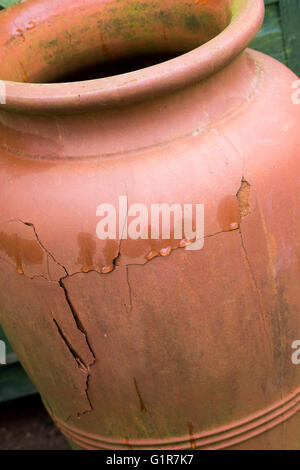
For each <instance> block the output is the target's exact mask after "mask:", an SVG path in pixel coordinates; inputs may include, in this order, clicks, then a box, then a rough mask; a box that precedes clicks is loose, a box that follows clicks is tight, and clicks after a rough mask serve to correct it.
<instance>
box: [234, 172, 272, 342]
mask: <svg viewBox="0 0 300 470" xmlns="http://www.w3.org/2000/svg"><path fill="white" fill-rule="evenodd" d="M250 192H251V185H250V183H249V182H248V181H247V180H246V179H245V178H244V176H242V179H241V185H240V188H239V190H238V192H237V193H236V198H237V200H238V204H239V210H240V216H241V222H240V225H239V229H238V230H239V234H240V240H241V246H242V251H243V254H244V258H245V261H246V264H247V267H248V270H249V274H250V277H251V279H252V283H253V285H254V288H255V291H256V295H257V298H258V302H259V311H260V317H261V321H262V324H263V329H264V334H265V337H266V338H267V341H268V343H269V346H270V349H271V351H272V344H271V339H270V337H269V334H268V328H267V324H266V317H265V310H264V307H263V303H262V299H261V292H260V289H259V287H258V284H257V281H256V277H255V274H254V269H253V267H252V264H251V262H250V259H249V256H248V253H247V249H246V245H245V241H244V237H243V234H242V219H243V218H245V217H247V216H248V215H250V214H251V208H250V202H249V200H250Z"/></svg>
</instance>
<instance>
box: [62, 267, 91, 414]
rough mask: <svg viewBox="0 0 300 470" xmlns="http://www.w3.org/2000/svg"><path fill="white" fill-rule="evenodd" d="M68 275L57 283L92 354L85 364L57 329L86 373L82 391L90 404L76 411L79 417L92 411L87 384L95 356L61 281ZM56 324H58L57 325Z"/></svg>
mask: <svg viewBox="0 0 300 470" xmlns="http://www.w3.org/2000/svg"><path fill="white" fill-rule="evenodd" d="M68 277H69V276H66V277H64V278H62V279H60V281H59V283H58V284H59V286H60V287H61V288H62V289H63V291H64V295H65V299H66V302H67V304H68V307H69V309H70V311H71V313H72V316H73V318H74V321H75V324H76V326H77V328H78V330H79V331H80V332H81V333H82V334H83V335H84V337H85V341H86V344H87V347H88V349H89V351H90V353H91V355H92V357H93V360H92V362H90V363H88V364H86V363H85V362H84V361H83V360H82V359H81V358H80V357H79V356H78V355H77V353H76V352H75V351H74V348H73V347H72V346H71V344H70V342H69V341H67V338H66V337H65V335H63V332H62V331H61V330H59V333H60V334H61V333H62V334H61V336H62V338H63V340H64V341H65V343H66V345H67V346H68V347H69V350H70V352H71V354H72V355H73V356H74V353H75V360H76V362H77V364H78V366H79V368H80V369H81V370H84V372H85V373H86V381H85V390H84V392H85V395H86V399H87V401H88V403H89V405H90V409H88V410H85V411H82V412H80V413H77V417H78V418H80V416H82V415H84V414H86V413H89V412H91V411H93V405H92V402H91V399H90V396H89V384H90V378H91V372H90V369H91V367H92V366H93V365H94V364H95V362H96V356H95V353H94V351H93V349H92V347H91V345H90V342H89V339H88V335H87V331H86V330H85V329H84V327H83V325H82V323H81V321H80V318H79V316H78V314H77V312H76V309H75V307H74V305H73V303H72V302H71V299H70V296H69V293H68V290H67V288H66V286H65V285H64V283H63V281H64V280H65V279H67V278H68ZM57 326H58V325H57ZM73 352H74V353H73Z"/></svg>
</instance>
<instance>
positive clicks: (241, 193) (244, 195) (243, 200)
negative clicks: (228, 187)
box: [236, 176, 251, 219]
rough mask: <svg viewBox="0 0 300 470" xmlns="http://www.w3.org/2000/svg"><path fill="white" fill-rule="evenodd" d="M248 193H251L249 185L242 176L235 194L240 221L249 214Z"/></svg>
mask: <svg viewBox="0 0 300 470" xmlns="http://www.w3.org/2000/svg"><path fill="white" fill-rule="evenodd" d="M250 191H251V185H250V183H249V182H248V181H247V180H246V179H245V178H244V176H243V177H242V180H241V186H240V189H239V190H238V192H237V193H236V197H237V200H238V203H239V210H240V216H241V219H242V218H243V217H247V215H249V214H250V203H249V199H250Z"/></svg>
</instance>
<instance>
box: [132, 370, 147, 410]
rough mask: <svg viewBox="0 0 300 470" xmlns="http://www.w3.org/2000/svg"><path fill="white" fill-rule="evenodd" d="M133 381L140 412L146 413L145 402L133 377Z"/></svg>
mask: <svg viewBox="0 0 300 470" xmlns="http://www.w3.org/2000/svg"><path fill="white" fill-rule="evenodd" d="M133 383H134V388H135V391H136V393H137V396H138V398H139V402H140V407H141V412H142V413H147V408H146V406H145V403H144V401H143V399H142V395H141V392H140V389H139V386H138V383H137V380H136V378H135V377H133Z"/></svg>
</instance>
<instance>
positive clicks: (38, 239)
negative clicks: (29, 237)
mask: <svg viewBox="0 0 300 470" xmlns="http://www.w3.org/2000/svg"><path fill="white" fill-rule="evenodd" d="M17 220H18V221H19V222H21V223H22V224H24V225H26V226H27V227H31V228H32V230H33V232H34V235H35V238H36V240H37V242H38V244H39V245H40V247H41V248H42V249H43V250H44V251H45V253H46V254H47V255H48V256H50V258H52V260H53V261H54V263H55V264H57V265H58V266H60V267H61V268H62V269H63V270H64V271H65V273H66V275H68V271H67V269H66V268H65V266H63V265H62V264H61V263H59V262H58V261H57V260H56V259H55V257H54V255H53V254H52V253H51V252H50V251H49V250H47V248H46V247H45V245H44V244H43V243H42V242H41V240H40V238H39V236H38V233H37V230H36V228H35V226H34V224H33V223H32V222H24V221H23V220H21V219H17Z"/></svg>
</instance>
